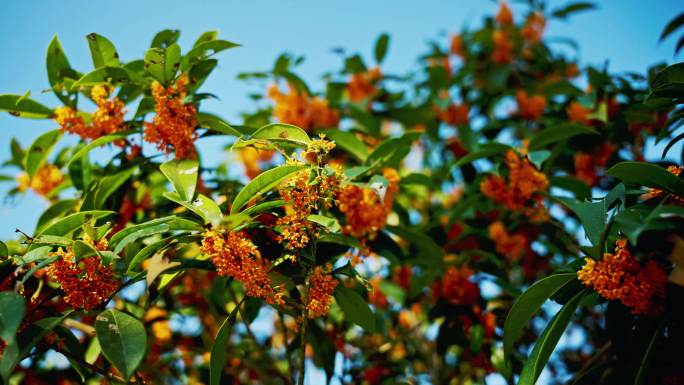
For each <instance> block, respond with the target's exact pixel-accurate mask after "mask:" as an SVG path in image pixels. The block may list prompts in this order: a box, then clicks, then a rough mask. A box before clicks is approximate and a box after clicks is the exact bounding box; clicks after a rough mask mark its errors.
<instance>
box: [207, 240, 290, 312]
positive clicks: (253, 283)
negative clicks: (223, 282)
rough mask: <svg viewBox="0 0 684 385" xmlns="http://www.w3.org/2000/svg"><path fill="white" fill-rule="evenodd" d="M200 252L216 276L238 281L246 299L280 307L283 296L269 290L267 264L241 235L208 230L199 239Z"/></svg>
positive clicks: (269, 281) (251, 244) (273, 290)
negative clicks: (207, 258)
mask: <svg viewBox="0 0 684 385" xmlns="http://www.w3.org/2000/svg"><path fill="white" fill-rule="evenodd" d="M201 249H202V252H203V253H205V254H207V255H209V256H210V257H211V262H212V263H213V264H214V266H216V271H217V272H218V274H219V275H221V276H225V277H232V278H233V279H235V280H236V281H239V282H241V283H242V284H243V285H244V287H245V292H246V293H247V295H248V296H250V297H258V298H262V299H264V300H265V301H266V302H267V303H269V304H271V305H282V304H283V299H282V296H283V293H281V292H277V291H276V290H275V289H273V287H271V278H270V277H269V276H268V269H269V267H270V262H269V261H268V260H267V259H264V258H262V257H261V253H260V252H259V249H257V247H256V245H254V243H252V241H250V240H249V239H248V238H247V237H246V236H245V234H243V233H241V232H235V231H231V232H229V233H227V234H226V233H222V232H218V231H213V230H209V231H206V232H205V233H204V234H203V236H202V248H201Z"/></svg>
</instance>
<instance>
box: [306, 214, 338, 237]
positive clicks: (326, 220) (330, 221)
mask: <svg viewBox="0 0 684 385" xmlns="http://www.w3.org/2000/svg"><path fill="white" fill-rule="evenodd" d="M306 219H307V220H308V221H311V222H313V223H316V224H319V225H321V226H323V227H325V228H326V229H327V230H328V231H329V232H331V233H339V232H340V229H341V228H340V222H338V221H337V219H336V218H332V217H327V216H325V215H318V214H310V215H307V217H306Z"/></svg>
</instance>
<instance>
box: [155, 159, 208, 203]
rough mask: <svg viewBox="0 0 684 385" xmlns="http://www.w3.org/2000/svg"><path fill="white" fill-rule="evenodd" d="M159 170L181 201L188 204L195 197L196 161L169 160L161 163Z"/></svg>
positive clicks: (197, 173)
mask: <svg viewBox="0 0 684 385" xmlns="http://www.w3.org/2000/svg"><path fill="white" fill-rule="evenodd" d="M159 169H160V170H161V172H162V173H163V174H164V175H165V176H166V178H167V179H168V180H169V181H171V184H173V188H174V189H175V190H176V192H177V193H178V196H179V197H180V199H182V200H183V201H186V202H189V201H191V200H192V198H193V197H194V196H195V187H197V177H198V175H199V162H197V161H196V160H171V161H168V162H165V163H163V164H162V165H161V166H160V167H159Z"/></svg>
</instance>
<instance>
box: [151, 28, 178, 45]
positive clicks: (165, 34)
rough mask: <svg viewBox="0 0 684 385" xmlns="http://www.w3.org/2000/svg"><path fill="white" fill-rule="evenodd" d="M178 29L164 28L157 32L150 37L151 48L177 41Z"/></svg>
mask: <svg viewBox="0 0 684 385" xmlns="http://www.w3.org/2000/svg"><path fill="white" fill-rule="evenodd" d="M179 37H180V31H179V30H177V29H165V30H162V31H159V32H157V34H156V35H154V38H153V39H152V44H150V47H151V48H166V47H168V46H170V45H171V44H173V43H175V42H177V41H178V38H179Z"/></svg>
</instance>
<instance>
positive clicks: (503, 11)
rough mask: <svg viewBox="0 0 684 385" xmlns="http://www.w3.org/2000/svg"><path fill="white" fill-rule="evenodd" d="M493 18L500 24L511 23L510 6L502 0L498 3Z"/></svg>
mask: <svg viewBox="0 0 684 385" xmlns="http://www.w3.org/2000/svg"><path fill="white" fill-rule="evenodd" d="M494 20H496V22H497V23H498V24H501V25H513V13H512V12H511V8H509V7H508V3H506V2H505V1H502V2H501V3H500V4H499V11H498V12H497V13H496V16H495V17H494Z"/></svg>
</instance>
